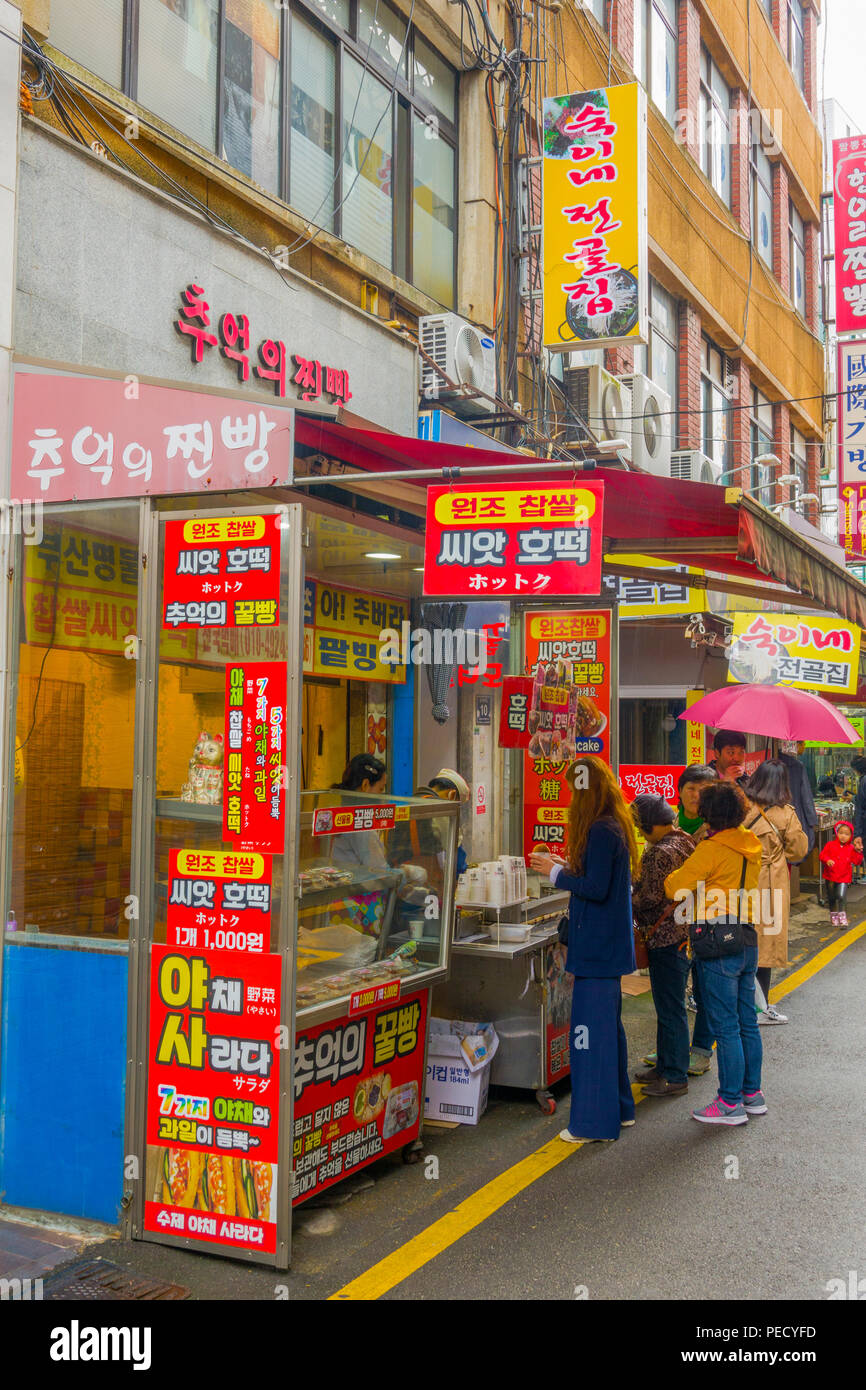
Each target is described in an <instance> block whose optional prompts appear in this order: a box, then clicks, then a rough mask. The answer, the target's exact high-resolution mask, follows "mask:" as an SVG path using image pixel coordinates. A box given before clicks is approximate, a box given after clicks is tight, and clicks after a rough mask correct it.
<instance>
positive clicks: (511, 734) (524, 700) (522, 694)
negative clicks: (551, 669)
mask: <svg viewBox="0 0 866 1390" xmlns="http://www.w3.org/2000/svg"><path fill="white" fill-rule="evenodd" d="M532 688H533V680H532V677H531V676H505V677H504V678H503V681H502V703H501V705H500V707H499V747H500V748H528V746H529V739H530V733H529V707H530V703H531V701H532Z"/></svg>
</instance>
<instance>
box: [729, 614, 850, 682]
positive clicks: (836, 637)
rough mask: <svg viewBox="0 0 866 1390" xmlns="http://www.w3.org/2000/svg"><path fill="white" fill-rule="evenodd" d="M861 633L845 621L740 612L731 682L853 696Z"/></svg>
mask: <svg viewBox="0 0 866 1390" xmlns="http://www.w3.org/2000/svg"><path fill="white" fill-rule="evenodd" d="M859 669H860V629H859V628H858V627H855V626H854V625H853V624H852V623H846V622H844V621H843V619H841V618H823V617H820V618H817V617H812V616H811V615H802V614H782V615H781V616H779V615H777V614H775V613H774V614H771V615H766V616H765V615H764V614H763V613H736V614H735V615H734V630H733V633H732V637H731V656H730V662H729V665H728V680H729V681H742V682H745V683H752V684H755V685H795V686H799V688H800V689H801V690H827V691H831V692H832V691H836V692H837V693H840V692H841V693H845V694H853V692H854V691H855V690H856V689H857V679H858V673H859Z"/></svg>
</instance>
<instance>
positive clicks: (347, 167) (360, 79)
mask: <svg viewBox="0 0 866 1390" xmlns="http://www.w3.org/2000/svg"><path fill="white" fill-rule="evenodd" d="M342 100H343V238H344V240H346V241H348V242H351V244H352V246H357V248H358V250H359V251H363V252H364V254H365V255H367V256H370V257H372V259H373V260H374V261H378V262H379V264H380V265H384V266H387V267H388V269H389V270H390V268H391V262H392V255H393V253H392V207H393V201H392V174H393V169H392V143H393V141H392V133H393V132H392V107H391V93H390V91H389V89H388V88H387V87H385V86H383V85H382V83H381V82H377V80H376V78H375V77H373V76H371V74H370V73H369V72H368V73H365V71H364V69H363V68H362V67H361V65H360V63H356V62H355V59H354V58H350V57H349V55H348V54H345V55H344V57H343V93H342Z"/></svg>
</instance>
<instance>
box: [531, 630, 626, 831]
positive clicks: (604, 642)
mask: <svg viewBox="0 0 866 1390" xmlns="http://www.w3.org/2000/svg"><path fill="white" fill-rule="evenodd" d="M611 619H612V614H611V610H610V609H609V608H596V609H582V610H575V611H573V612H570V613H569V612H558V613H531V612H530V613H527V615H526V637H525V654H526V665H527V668H528V669H529V670H530V671H531V672H532V679H533V694H532V696H531V709H530V719H529V731H530V741H529V745H528V747H527V750H526V763H525V767H524V773H523V831H524V834H523V839H524V853H525V854H526V856H527V857H528V856H529V855H530V854H531V853H532V850H533V849H535V848H541V849H545V848H546V849H549V850H553V851H555V850H559V851H562V850H563V849H564V847H565V843H566V840H567V829H568V810H569V806H570V805H571V789H570V787H569V785H568V783H567V781H566V780H565V774H566V771H567V770H568V767H569V765H570V764H571V763H572V762H573V761H574V759H575V758H576V757H577V758H579V757H580V756H581V754H584V753H594V754H595V755H596V756H597V757H599V758H602V759H603V760H604V761H605V762H606V763H610V736H611V730H610V713H611Z"/></svg>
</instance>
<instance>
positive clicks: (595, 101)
mask: <svg viewBox="0 0 866 1390" xmlns="http://www.w3.org/2000/svg"><path fill="white" fill-rule="evenodd" d="M542 171H543V223H542V258H543V274H544V289H543V295H544V344H545V346H546V347H548V348H549V349H550V350H551V351H554V352H555V351H568V350H570V349H573V348H580V347H582V346H586V347H603V346H608V345H610V344H612V343H619V342H642V341H643V327H644V324H645V322H646V299H647V212H646V209H647V195H646V98H645V95H644V92H643V89H642V88H641V86H640V85H639V84H638V83H637V82H631V83H627V84H625V85H623V86H616V87H606V88H601V89H597V90H595V91H588V92H569V93H567V94H566V95H565V96H555V97H546V98H545V99H544V153H543V159H542ZM588 423H589V425H590V427H592V426H593V424H594V423H597V422H593V421H592V420H590V421H589V422H588Z"/></svg>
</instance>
